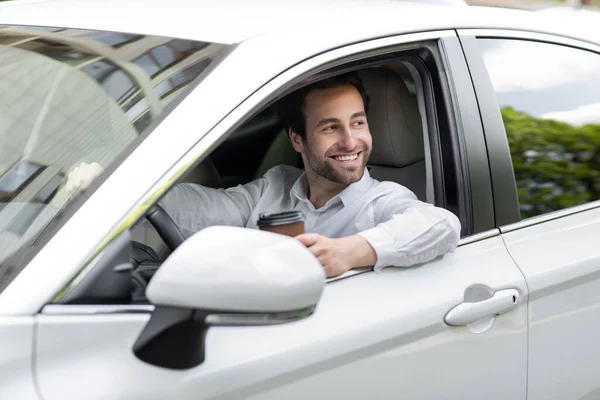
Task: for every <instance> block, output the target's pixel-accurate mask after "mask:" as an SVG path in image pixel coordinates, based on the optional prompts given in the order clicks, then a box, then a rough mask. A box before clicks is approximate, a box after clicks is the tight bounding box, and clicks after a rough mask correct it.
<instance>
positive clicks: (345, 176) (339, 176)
mask: <svg viewBox="0 0 600 400" xmlns="http://www.w3.org/2000/svg"><path fill="white" fill-rule="evenodd" d="M361 152H362V163H361V165H360V166H359V167H358V168H357V170H355V171H358V172H353V173H344V172H341V171H338V170H337V169H336V168H335V167H334V166H333V165H331V162H330V161H329V160H328V159H325V160H323V161H320V160H318V161H317V162H315V160H316V159H317V157H316V156H315V155H314V154H313V153H312V152H311V151H310V150H309V151H308V152H307V154H306V159H307V161H308V164H309V165H310V167H311V169H312V170H313V171H314V173H315V174H317V175H319V176H320V177H321V178H324V179H326V180H328V181H331V182H334V183H338V184H341V185H350V184H352V183H355V182H358V181H359V180H360V179H361V178H362V176H363V174H364V171H365V168H366V166H367V162H368V161H369V156H370V155H371V152H370V151H368V150H367V149H363V150H361Z"/></svg>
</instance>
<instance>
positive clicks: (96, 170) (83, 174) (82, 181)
mask: <svg viewBox="0 0 600 400" xmlns="http://www.w3.org/2000/svg"><path fill="white" fill-rule="evenodd" d="M103 170H104V169H103V168H102V166H101V165H100V164H98V163H97V162H93V163H91V164H88V163H83V162H82V163H81V164H79V165H78V166H76V167H75V168H73V170H72V171H71V172H69V175H68V176H67V184H66V185H65V191H66V192H67V195H68V196H72V195H74V194H75V193H76V192H77V191H78V190H84V189H85V188H87V187H88V186H89V184H90V183H92V181H93V180H94V178H96V177H97V176H98V175H100V174H101V173H102V171H103Z"/></svg>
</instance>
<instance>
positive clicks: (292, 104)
mask: <svg viewBox="0 0 600 400" xmlns="http://www.w3.org/2000/svg"><path fill="white" fill-rule="evenodd" d="M279 108H280V109H281V110H282V117H283V120H284V123H285V126H286V129H287V130H288V134H289V138H290V140H291V142H292V145H293V147H294V149H295V150H296V151H297V152H298V153H300V154H301V156H302V161H303V163H304V172H303V171H301V170H299V169H297V168H293V167H290V166H283V165H282V166H277V167H274V168H272V169H270V170H269V171H267V173H266V174H265V175H264V176H263V177H262V178H260V179H257V180H255V181H253V182H250V183H248V184H245V185H239V186H237V187H233V188H228V189H211V188H205V187H202V186H200V185H195V184H179V185H176V186H175V187H173V188H172V189H171V190H170V191H169V193H168V194H167V195H166V196H165V197H164V198H163V199H162V200H161V206H162V207H163V208H164V209H165V211H166V212H167V213H168V214H169V215H170V216H171V218H172V219H173V220H174V221H175V223H176V224H177V225H178V226H179V228H180V229H181V231H182V232H183V233H184V235H185V236H190V235H192V234H193V233H195V232H197V231H199V230H200V229H202V228H204V227H207V226H210V225H234V226H243V227H248V228H256V221H257V220H258V216H259V214H260V213H262V212H266V211H270V212H278V211H284V210H299V211H302V212H304V213H305V215H306V221H305V230H306V232H308V233H306V234H302V235H299V236H297V237H296V239H298V240H299V241H300V242H302V243H303V244H304V245H305V246H306V247H307V248H308V249H309V250H310V251H311V252H312V253H313V254H314V255H315V256H316V257H317V258H318V259H319V261H320V262H321V264H322V265H323V267H324V269H325V272H326V274H327V276H328V277H334V276H338V275H340V274H343V273H344V272H346V271H348V270H351V269H354V268H361V267H367V266H374V268H375V271H380V270H381V269H382V268H383V267H386V266H411V265H414V264H420V263H424V262H427V261H430V260H432V259H434V258H436V257H438V256H440V255H443V254H445V253H447V252H450V251H453V250H454V249H455V248H456V245H457V244H458V240H459V238H460V222H459V221H458V218H456V216H455V215H454V214H452V213H450V212H449V211H447V210H445V209H442V208H437V207H435V206H433V205H430V204H427V203H424V202H421V201H419V200H417V198H416V196H415V195H414V194H413V193H412V192H411V191H410V190H408V189H407V188H405V187H403V186H401V185H398V184H396V183H392V182H378V181H376V180H375V179H372V178H371V177H370V176H369V173H368V171H367V169H366V164H367V161H368V159H369V154H370V153H371V148H372V140H371V134H370V132H369V125H368V122H367V114H366V113H367V111H368V97H367V95H366V93H365V90H364V88H363V86H362V83H361V81H360V79H359V78H358V76H356V75H355V74H346V75H340V76H336V77H333V78H329V79H326V80H324V81H321V82H317V83H315V84H312V85H310V86H308V87H305V88H302V89H300V90H298V91H296V92H294V93H292V94H291V95H289V96H288V97H286V98H285V99H283V100H282V102H281V103H280V107H279Z"/></svg>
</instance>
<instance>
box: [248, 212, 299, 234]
mask: <svg viewBox="0 0 600 400" xmlns="http://www.w3.org/2000/svg"><path fill="white" fill-rule="evenodd" d="M256 224H257V225H258V229H260V230H262V231H269V232H275V233H280V234H282V235H288V236H292V237H294V236H296V235H300V234H302V233H304V214H303V213H302V212H300V211H283V212H278V213H270V212H264V213H261V214H260V215H259V216H258V221H257V223H256Z"/></svg>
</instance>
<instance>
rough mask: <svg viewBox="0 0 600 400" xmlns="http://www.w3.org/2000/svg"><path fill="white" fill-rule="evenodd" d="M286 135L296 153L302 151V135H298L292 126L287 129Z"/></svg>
mask: <svg viewBox="0 0 600 400" xmlns="http://www.w3.org/2000/svg"><path fill="white" fill-rule="evenodd" d="M288 136H289V137H290V142H292V146H293V147H294V150H296V152H298V153H302V152H303V151H304V143H303V142H302V137H301V136H300V135H298V134H297V133H296V132H294V130H293V129H292V128H290V129H289V130H288Z"/></svg>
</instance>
